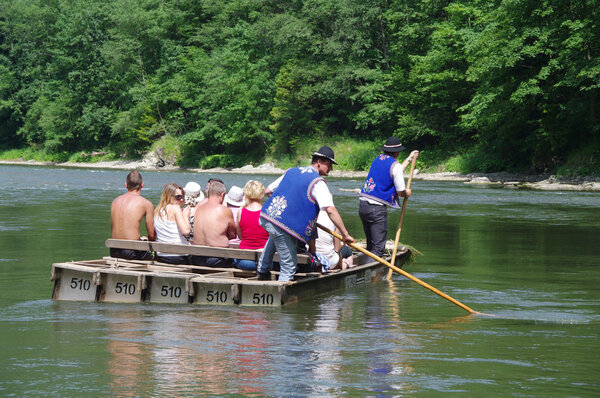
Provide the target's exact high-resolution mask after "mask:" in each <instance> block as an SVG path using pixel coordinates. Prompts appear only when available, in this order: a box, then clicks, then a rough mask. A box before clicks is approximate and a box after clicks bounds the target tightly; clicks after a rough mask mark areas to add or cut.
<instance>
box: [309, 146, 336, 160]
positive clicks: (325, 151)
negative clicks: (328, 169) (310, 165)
mask: <svg viewBox="0 0 600 398" xmlns="http://www.w3.org/2000/svg"><path fill="white" fill-rule="evenodd" d="M313 156H319V157H322V158H325V159H329V160H331V162H332V163H333V164H338V163H337V162H336V161H335V159H334V156H333V149H331V148H329V147H328V146H322V147H321V148H320V149H319V150H318V151H317V152H315V153H313Z"/></svg>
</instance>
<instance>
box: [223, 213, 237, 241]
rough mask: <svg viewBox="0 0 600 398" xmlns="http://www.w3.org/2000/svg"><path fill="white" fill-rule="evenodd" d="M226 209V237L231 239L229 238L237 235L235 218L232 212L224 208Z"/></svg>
mask: <svg viewBox="0 0 600 398" xmlns="http://www.w3.org/2000/svg"><path fill="white" fill-rule="evenodd" d="M225 210H226V212H225V213H226V214H227V215H226V217H227V232H226V234H227V239H229V240H231V239H235V238H236V237H237V230H236V228H235V220H234V219H233V212H232V211H231V210H230V209H228V208H225Z"/></svg>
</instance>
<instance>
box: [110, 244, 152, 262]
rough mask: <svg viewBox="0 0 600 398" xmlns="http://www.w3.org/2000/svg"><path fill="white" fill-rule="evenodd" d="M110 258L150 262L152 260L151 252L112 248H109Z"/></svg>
mask: <svg viewBox="0 0 600 398" xmlns="http://www.w3.org/2000/svg"><path fill="white" fill-rule="evenodd" d="M110 256H111V257H115V258H123V259H125V260H152V259H153V258H154V256H153V255H152V252H147V251H143V250H129V249H117V248H114V247H111V248H110Z"/></svg>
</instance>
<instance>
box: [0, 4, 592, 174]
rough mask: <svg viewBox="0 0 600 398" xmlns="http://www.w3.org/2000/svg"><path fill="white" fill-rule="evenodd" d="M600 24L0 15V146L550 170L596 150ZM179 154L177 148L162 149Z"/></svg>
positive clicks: (134, 9)
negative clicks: (391, 139)
mask: <svg viewBox="0 0 600 398" xmlns="http://www.w3.org/2000/svg"><path fill="white" fill-rule="evenodd" d="M599 14H600V11H599V8H598V7H597V5H596V3H595V2H594V1H589V0H574V1H571V2H564V1H550V0H538V1H533V0H474V1H466V0H450V1H438V0H415V1H413V2H406V1H400V0H265V1H257V0H217V1H214V0H212V1H209V0H179V1H176V2H171V1H164V0H119V1H116V0H85V1H83V0H0V146H3V147H21V146H30V147H34V148H41V149H45V150H47V151H50V152H56V153H59V152H61V153H62V152H70V153H74V152H76V151H90V150H99V149H107V150H111V151H115V152H117V153H119V154H125V155H128V156H138V155H141V154H143V153H144V152H146V151H147V150H148V149H149V148H150V147H151V146H152V144H153V143H154V142H157V141H158V140H160V139H161V138H163V137H171V138H174V139H175V140H176V141H177V142H179V144H180V146H181V153H182V161H183V162H185V163H187V164H192V165H200V166H214V165H220V166H233V165H239V164H242V163H246V162H250V161H255V160H261V159H263V158H264V156H265V154H288V153H290V152H293V151H294V150H296V149H298V148H299V147H301V146H302V145H303V143H306V142H308V141H311V142H312V141H313V140H314V141H319V140H320V141H327V142H329V143H334V142H335V138H334V137H341V136H344V137H349V138H351V139H357V140H363V141H373V142H377V141H381V140H382V139H383V138H385V137H387V136H389V135H392V134H396V135H398V136H400V137H401V138H402V140H403V141H404V142H405V145H407V146H410V147H417V148H419V149H422V150H434V151H438V152H440V151H441V152H443V153H446V154H448V155H455V154H466V157H465V159H471V163H472V164H471V168H472V169H479V170H482V171H492V170H502V169H506V168H529V169H534V170H538V171H539V170H546V169H553V168H555V167H557V166H560V165H561V164H563V163H564V162H565V160H566V159H567V158H568V156H569V154H571V153H579V154H580V153H581V151H582V148H584V147H585V148H593V149H592V150H591V151H590V152H591V153H592V154H593V153H594V150H595V152H596V153H597V152H598V149H600V132H599V123H598V114H599V112H598V93H599V91H600V83H599V82H600V54H599V52H600V49H599V47H600V46H599V45H598V43H600V37H599V36H600V27H599V26H598V25H599V24H600V22H599V21H600V15H599ZM170 142H171V141H170Z"/></svg>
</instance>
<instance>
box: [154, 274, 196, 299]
mask: <svg viewBox="0 0 600 398" xmlns="http://www.w3.org/2000/svg"><path fill="white" fill-rule="evenodd" d="M150 279H151V280H150V287H149V293H150V294H149V295H148V296H147V297H146V301H148V302H150V303H169V304H187V302H188V300H189V295H188V293H187V291H186V288H185V287H186V284H185V279H184V278H174V277H169V276H164V277H163V276H152V277H151V278H150Z"/></svg>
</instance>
